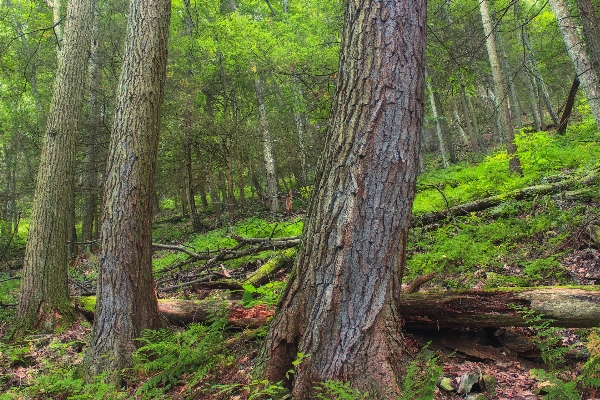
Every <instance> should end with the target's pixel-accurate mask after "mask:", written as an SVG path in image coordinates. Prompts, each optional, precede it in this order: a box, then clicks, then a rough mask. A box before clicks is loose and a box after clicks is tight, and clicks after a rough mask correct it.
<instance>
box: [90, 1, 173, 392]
mask: <svg viewBox="0 0 600 400" xmlns="http://www.w3.org/2000/svg"><path fill="white" fill-rule="evenodd" d="M129 10H130V11H129V18H128V22H127V40H126V43H125V54H124V59H123V67H122V70H121V76H120V84H119V90H118V95H117V106H116V111H115V122H114V128H113V132H112V136H111V143H110V150H109V158H108V160H109V161H108V167H107V172H106V175H107V177H106V182H105V185H104V210H103V216H102V232H101V247H102V251H101V253H100V273H99V276H98V290H97V297H98V303H97V305H96V315H97V318H96V320H95V321H94V327H93V334H92V336H93V339H92V343H91V346H90V349H89V352H88V354H87V359H86V363H85V367H86V369H87V371H88V372H89V374H88V376H94V375H97V374H100V373H103V372H107V373H108V374H109V376H108V378H109V379H110V380H111V381H113V382H119V381H120V376H119V373H120V372H121V371H122V370H123V369H124V368H127V367H130V366H131V365H132V355H133V352H134V350H135V348H136V341H135V338H137V337H139V336H140V333H141V331H142V330H143V329H146V328H151V329H156V328H158V327H160V326H161V325H162V320H161V317H160V315H159V313H158V304H157V299H156V293H155V291H154V281H153V278H152V232H151V220H152V203H153V202H152V199H153V196H154V175H155V169H156V158H157V151H158V138H159V128H160V111H161V105H162V99H163V93H164V83H165V75H166V73H165V71H166V63H167V41H168V35H169V19H170V11H171V2H170V1H169V0H131V2H130V6H129Z"/></svg>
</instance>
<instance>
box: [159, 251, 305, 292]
mask: <svg viewBox="0 0 600 400" xmlns="http://www.w3.org/2000/svg"><path fill="white" fill-rule="evenodd" d="M295 256H296V249H295V248H290V249H286V250H284V251H282V252H280V253H279V254H277V255H276V256H275V257H273V258H272V259H270V260H269V261H267V262H266V263H264V264H263V265H261V266H260V267H259V268H258V269H257V270H256V271H254V272H253V273H252V275H250V276H249V277H247V278H246V279H243V280H235V279H231V278H226V277H221V278H217V279H215V276H213V275H214V274H206V275H205V276H202V277H200V278H198V279H194V280H192V281H189V282H184V283H181V284H179V285H173V286H169V287H166V288H159V289H158V291H159V292H160V293H168V292H173V291H175V290H178V289H183V288H186V287H190V286H192V287H195V288H197V289H199V288H202V289H229V290H244V288H243V287H244V286H245V285H252V286H255V287H258V286H261V285H263V284H265V283H267V282H268V281H269V279H270V278H271V277H272V275H273V274H274V273H275V272H277V271H278V270H280V269H281V268H284V267H286V266H287V265H289V264H290V263H291V262H292V261H293V259H294V257H295Z"/></svg>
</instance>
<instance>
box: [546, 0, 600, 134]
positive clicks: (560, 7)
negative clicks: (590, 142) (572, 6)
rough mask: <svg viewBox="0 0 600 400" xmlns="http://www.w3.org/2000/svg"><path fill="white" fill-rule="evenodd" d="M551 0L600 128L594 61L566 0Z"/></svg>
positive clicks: (598, 83)
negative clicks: (588, 52) (578, 30)
mask: <svg viewBox="0 0 600 400" xmlns="http://www.w3.org/2000/svg"><path fill="white" fill-rule="evenodd" d="M549 2H550V7H552V11H553V12H554V15H555V16H556V20H557V21H558V26H559V28H560V32H561V33H562V36H563V40H564V41H565V45H566V46H567V52H568V53H569V57H571V61H572V62H573V66H574V67H575V72H576V73H577V77H578V78H579V81H580V82H581V88H582V89H583V93H584V94H585V98H586V99H587V102H588V104H589V106H590V108H591V110H592V115H593V116H594V121H595V122H596V127H597V129H599V130H600V80H599V79H598V77H597V76H596V74H595V73H594V70H593V68H592V63H591V61H590V58H589V56H588V54H587V51H586V49H585V47H584V46H583V43H582V42H581V39H580V38H579V34H578V33H577V27H576V26H575V24H574V23H573V19H572V18H571V15H570V14H569V9H568V8H567V5H566V3H565V2H564V0H549Z"/></svg>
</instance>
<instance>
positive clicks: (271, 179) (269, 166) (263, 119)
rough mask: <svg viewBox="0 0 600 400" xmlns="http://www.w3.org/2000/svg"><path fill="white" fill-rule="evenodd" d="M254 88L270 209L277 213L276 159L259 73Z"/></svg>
mask: <svg viewBox="0 0 600 400" xmlns="http://www.w3.org/2000/svg"><path fill="white" fill-rule="evenodd" d="M254 89H255V90H256V101H257V102H258V116H259V120H260V127H261V129H262V145H263V157H264V160H265V170H266V176H267V197H268V198H267V204H268V206H269V210H270V211H271V212H272V213H276V212H277V211H278V210H279V201H278V199H277V194H278V192H279V190H278V186H279V185H278V183H277V175H276V173H275V159H274V158H273V141H272V139H271V132H270V130H269V121H268V119H267V108H266V106H265V99H264V97H263V92H262V82H261V80H260V77H259V76H258V75H257V76H256V77H255V78H254Z"/></svg>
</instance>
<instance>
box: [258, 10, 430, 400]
mask: <svg viewBox="0 0 600 400" xmlns="http://www.w3.org/2000/svg"><path fill="white" fill-rule="evenodd" d="M425 17H426V6H425V2H424V1H411V2H403V1H399V0H384V1H375V0H362V1H349V2H348V3H347V8H346V14H345V22H344V30H343V36H342V51H341V58H340V65H339V75H338V82H337V90H336V95H335V100H334V104H333V109H332V117H331V120H330V126H329V132H328V135H327V142H326V145H325V149H324V151H323V154H322V156H321V160H320V162H319V167H318V172H317V179H316V184H315V189H314V192H313V196H312V200H311V204H310V208H309V213H308V220H307V223H306V226H305V231H304V238H305V239H304V243H303V248H302V250H301V251H300V253H299V256H298V258H297V262H296V266H295V272H294V273H292V278H291V280H290V283H289V284H288V287H287V290H286V293H285V294H284V297H283V300H282V303H281V304H280V308H279V310H278V312H277V314H276V316H275V317H274V321H273V324H272V325H271V329H270V331H269V334H268V336H267V340H266V344H265V348H264V363H265V364H264V366H263V368H264V369H263V372H265V375H266V378H268V379H269V380H271V381H278V380H280V379H284V378H285V372H286V371H287V370H289V369H290V368H291V367H292V361H293V359H294V358H295V357H296V354H297V352H301V353H303V354H305V355H310V356H308V357H307V358H306V359H304V361H303V362H302V363H301V364H300V365H298V366H297V368H296V374H295V380H294V382H293V397H294V398H295V399H309V398H314V395H313V393H312V392H313V390H314V389H313V388H314V386H315V385H316V384H317V383H318V382H321V381H325V380H327V379H335V380H342V381H349V382H351V384H352V386H354V387H357V388H360V389H362V390H368V391H370V392H372V394H373V396H375V397H384V398H397V396H398V394H399V392H400V387H399V382H401V381H400V379H401V377H402V375H403V369H404V368H403V365H402V364H403V355H402V349H403V339H402V335H401V334H400V328H401V317H400V313H399V312H398V310H399V305H400V303H399V299H400V283H401V279H402V270H403V266H404V259H405V254H404V249H405V242H406V236H407V235H406V234H407V230H408V227H409V218H410V213H411V206H412V200H413V197H414V189H415V179H416V173H417V169H418V156H419V154H418V149H419V133H420V129H421V126H422V122H423V101H424V90H423V88H424V79H423V78H424V54H425V47H424V44H425V29H426V25H425Z"/></svg>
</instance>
